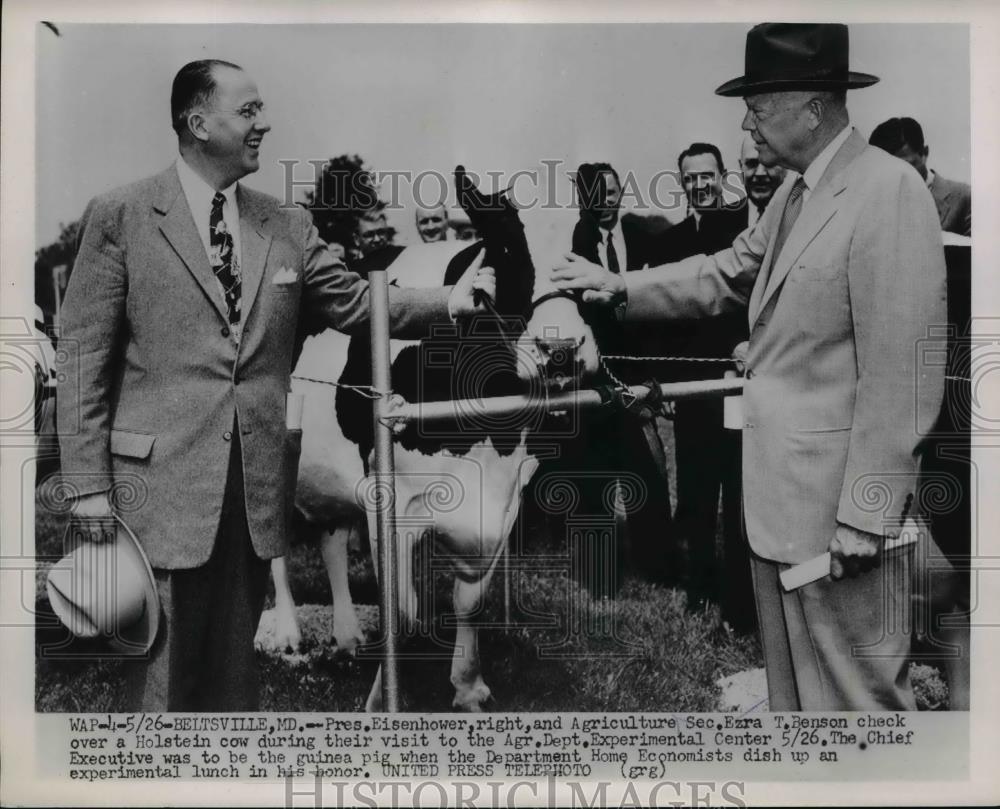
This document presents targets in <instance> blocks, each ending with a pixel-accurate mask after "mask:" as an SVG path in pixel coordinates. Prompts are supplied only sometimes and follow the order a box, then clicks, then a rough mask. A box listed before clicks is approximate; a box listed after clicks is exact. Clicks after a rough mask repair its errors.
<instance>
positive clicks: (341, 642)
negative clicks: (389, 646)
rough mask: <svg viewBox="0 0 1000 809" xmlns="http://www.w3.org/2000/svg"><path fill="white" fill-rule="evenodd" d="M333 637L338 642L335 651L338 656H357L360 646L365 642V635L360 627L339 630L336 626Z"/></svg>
mask: <svg viewBox="0 0 1000 809" xmlns="http://www.w3.org/2000/svg"><path fill="white" fill-rule="evenodd" d="M333 639H334V641H335V642H336V644H337V648H336V651H335V654H336V656H337V657H357V656H358V646H360V645H361V644H362V643H364V642H365V636H364V635H363V634H362V633H361V630H360V629H355V630H354V631H350V630H345V631H338V630H337V629H336V628H334V630H333Z"/></svg>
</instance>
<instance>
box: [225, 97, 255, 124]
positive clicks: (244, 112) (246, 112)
mask: <svg viewBox="0 0 1000 809" xmlns="http://www.w3.org/2000/svg"><path fill="white" fill-rule="evenodd" d="M216 112H224V113H225V114H227V115H238V116H239V117H240V118H242V119H243V120H244V121H255V120H256V119H257V118H258V117H259V116H261V115H263V114H264V102H263V101H251V102H249V103H247V104H244V105H243V106H242V107H240V108H239V109H238V110H233V111H232V112H230V111H228V110H216Z"/></svg>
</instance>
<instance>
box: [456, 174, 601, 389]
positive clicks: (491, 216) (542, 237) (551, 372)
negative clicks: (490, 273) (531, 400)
mask: <svg viewBox="0 0 1000 809" xmlns="http://www.w3.org/2000/svg"><path fill="white" fill-rule="evenodd" d="M455 186H456V191H457V195H458V202H459V205H461V207H462V208H463V209H464V210H465V211H466V213H467V214H468V215H469V219H470V221H471V222H472V225H473V226H474V227H475V229H476V231H477V233H478V234H479V236H480V238H481V239H482V244H483V246H484V247H485V249H486V255H485V258H484V264H486V265H487V266H490V267H493V269H494V271H495V272H496V275H497V300H496V309H497V311H498V312H499V313H501V314H502V315H503V316H504V317H505V318H510V320H509V321H508V323H507V324H506V332H507V335H508V336H510V337H512V338H517V340H516V342H517V373H518V376H520V377H521V379H522V380H524V381H527V382H529V383H530V384H531V385H532V387H535V386H537V385H539V384H542V385H545V386H546V387H549V386H552V387H557V388H560V389H562V388H568V387H572V386H574V385H577V384H579V383H580V381H581V380H582V379H583V378H585V377H587V376H589V375H592V374H595V373H597V370H598V357H597V347H596V344H595V342H594V337H593V334H592V333H591V330H590V327H589V326H588V325H587V324H586V323H585V322H584V320H583V318H582V317H581V315H580V312H579V309H578V307H577V305H576V303H575V301H573V300H572V299H569V298H567V297H563V296H549V295H548V294H547V293H548V292H550V291H554V288H552V287H551V286H550V282H549V281H548V277H547V273H548V268H549V266H550V265H551V264H552V262H553V260H554V259H555V258H556V257H558V256H560V255H562V254H563V253H564V252H565V251H566V250H567V249H568V247H569V245H564V244H558V243H555V240H556V239H558V238H559V237H560V236H562V235H565V234H559V233H558V232H556V231H553V230H551V229H548V228H546V227H544V226H541V227H538V228H537V229H535V228H529V229H528V230H526V229H525V225H524V223H523V222H522V220H521V216H520V212H519V211H518V209H517V206H516V205H515V204H514V202H513V200H512V199H511V198H510V194H509V193H508V190H503V191H500V192H497V193H494V194H484V193H482V192H481V191H479V189H478V188H477V187H476V184H475V181H474V180H473V179H472V177H470V176H469V175H468V174H467V173H466V171H465V169H464V167H462V166H458V167H457V168H456V169H455ZM533 231H535V232H533ZM533 301H540V302H539V303H538V304H537V305H534V304H533V303H532V302H533Z"/></svg>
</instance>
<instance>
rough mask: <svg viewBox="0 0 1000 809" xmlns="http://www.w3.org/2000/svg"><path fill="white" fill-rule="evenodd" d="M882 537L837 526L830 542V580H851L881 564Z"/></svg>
mask: <svg viewBox="0 0 1000 809" xmlns="http://www.w3.org/2000/svg"><path fill="white" fill-rule="evenodd" d="M884 541H885V538H884V537H880V536H879V535H878V534H869V533H868V532H867V531H859V530H858V529H857V528H851V527H850V526H849V525H838V526H837V530H836V531H835V532H834V534H833V539H831V540H830V578H832V579H833V580H834V581H836V580H838V579H842V578H844V577H845V576H847V577H849V578H851V577H854V576H857V575H858V574H859V573H866V572H867V571H869V570H871V569H873V568H876V567H878V566H879V565H880V564H882V545H883V542H884Z"/></svg>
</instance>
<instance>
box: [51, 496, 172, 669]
mask: <svg viewBox="0 0 1000 809" xmlns="http://www.w3.org/2000/svg"><path fill="white" fill-rule="evenodd" d="M70 532H73V526H72V524H70V526H69V527H68V528H67V534H69V533H70ZM69 543H70V546H72V550H71V551H70V552H69V553H67V554H66V555H65V556H64V557H63V558H62V559H60V560H59V561H58V562H56V563H55V564H54V565H53V566H52V568H51V569H50V570H49V574H48V577H47V578H46V581H45V589H46V590H47V592H48V595H49V603H50V604H51V605H52V611H53V612H54V613H55V614H56V616H57V617H58V618H59V620H60V621H61V622H62V623H63V624H64V625H65V626H66V627H67V628H68V629H69V630H70V632H72V633H73V634H74V635H76V636H77V637H80V638H97V637H104V638H106V639H107V641H108V644H109V645H110V646H111V647H112V648H113V649H115V650H116V651H118V652H121V653H123V654H126V655H140V654H145V653H146V652H148V651H149V649H150V647H151V646H152V645H153V641H154V640H155V639H156V633H157V630H158V629H159V625H160V599H159V596H158V595H157V592H156V580H155V578H154V577H153V569H152V567H150V564H149V559H147V558H146V554H145V553H144V552H143V550H142V546H141V545H139V541H138V540H137V539H136V537H135V534H133V533H132V531H131V530H130V529H129V527H128V526H127V525H125V523H124V522H122V520H121V518H120V517H118V516H117V515H116V516H115V531H114V536H113V537H111V538H109V539H107V540H106V541H104V542H85V541H81V540H76V541H74V540H73V539H70V540H69Z"/></svg>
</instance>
